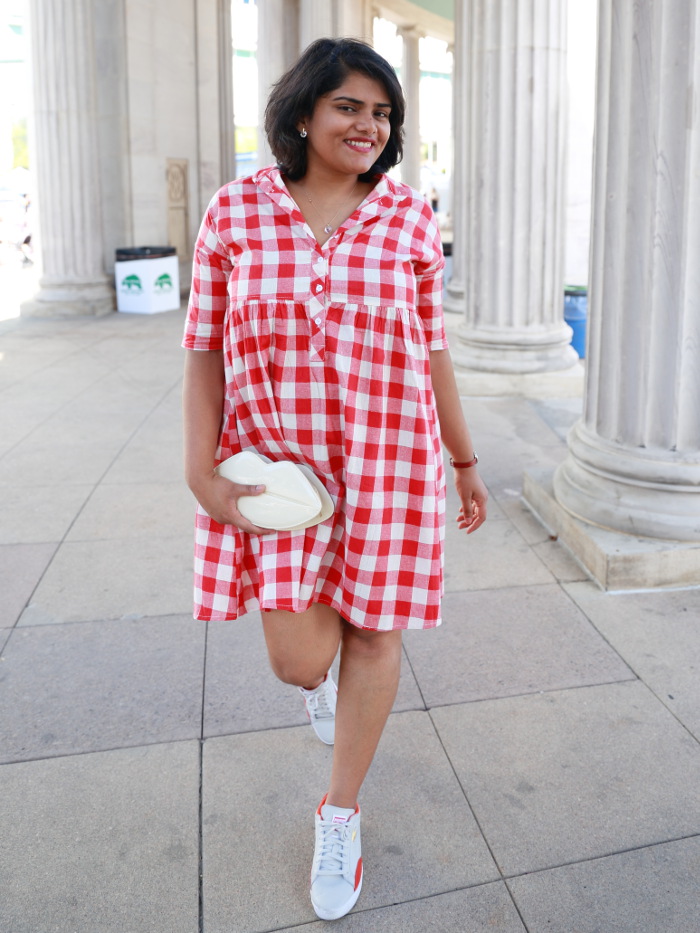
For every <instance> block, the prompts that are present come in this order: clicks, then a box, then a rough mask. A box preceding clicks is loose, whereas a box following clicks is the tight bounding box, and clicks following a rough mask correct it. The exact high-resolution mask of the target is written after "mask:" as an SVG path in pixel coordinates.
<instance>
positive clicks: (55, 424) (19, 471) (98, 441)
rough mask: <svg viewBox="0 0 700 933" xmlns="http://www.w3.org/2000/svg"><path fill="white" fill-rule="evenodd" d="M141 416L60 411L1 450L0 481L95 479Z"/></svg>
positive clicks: (27, 483)
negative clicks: (88, 415) (88, 414)
mask: <svg viewBox="0 0 700 933" xmlns="http://www.w3.org/2000/svg"><path fill="white" fill-rule="evenodd" d="M142 421H143V416H142V415H141V414H140V413H137V414H133V413H131V412H122V413H120V414H118V415H115V416H113V417H110V418H109V419H105V418H104V417H103V416H101V415H99V414H94V415H92V416H91V417H90V418H83V417H82V416H81V415H80V413H79V412H61V413H60V414H58V415H56V417H55V418H54V419H52V420H51V421H50V422H47V423H46V424H42V425H40V426H39V427H38V428H36V429H35V430H34V431H32V433H31V434H30V435H29V436H28V437H26V438H25V439H24V440H23V441H21V442H20V443H19V444H17V446H15V447H13V448H12V450H10V451H9V452H8V453H7V454H5V456H4V457H3V458H2V460H0V483H11V484H13V485H17V486H34V485H41V486H45V485H47V484H48V483H74V484H77V485H80V484H86V483H87V484H94V483H97V482H99V480H100V479H101V477H102V475H103V474H104V473H105V471H106V470H107V468H108V467H109V465H110V464H111V463H112V461H113V460H114V458H115V457H116V455H117V454H118V453H119V451H120V450H121V448H122V447H123V446H124V444H125V443H126V442H127V441H128V439H129V438H130V437H131V435H132V434H133V432H134V431H135V430H136V428H137V427H138V426H139V424H140V423H141V422H142Z"/></svg>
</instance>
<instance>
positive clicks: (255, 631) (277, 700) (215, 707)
mask: <svg viewBox="0 0 700 933" xmlns="http://www.w3.org/2000/svg"><path fill="white" fill-rule="evenodd" d="M199 624H200V625H203V623H201V622H200V623H199ZM208 627H209V634H208V637H207V666H206V678H205V683H206V687H205V694H204V697H205V699H204V735H205V736H214V735H229V734H234V733H238V732H257V731H261V730H263V729H279V728H282V727H285V726H300V725H304V724H307V723H308V718H307V716H306V712H305V709H304V704H303V701H302V699H301V697H300V695H299V693H298V691H297V690H296V689H295V688H294V687H293V686H290V685H289V684H284V683H282V682H281V681H279V680H278V679H277V677H275V675H274V674H273V673H272V671H271V669H270V664H269V661H268V657H267V649H266V647H265V638H264V636H263V631H262V622H261V620H260V613H259V612H252V613H249V614H248V615H247V616H244V617H243V618H241V619H238V620H236V621H235V622H210V623H209V624H208ZM426 634H428V635H429V633H426ZM338 660H339V658H336V660H335V663H334V664H333V666H332V670H333V676H334V678H335V681H336V683H337V682H338ZM407 709H424V704H423V699H422V697H421V694H420V691H419V690H418V687H417V685H416V681H415V678H414V676H413V673H412V672H411V668H410V665H409V664H408V663H407V661H406V659H405V658H404V659H403V664H402V666H401V680H400V682H399V691H398V695H397V697H396V701H395V703H394V710H397V711H398V710H407Z"/></svg>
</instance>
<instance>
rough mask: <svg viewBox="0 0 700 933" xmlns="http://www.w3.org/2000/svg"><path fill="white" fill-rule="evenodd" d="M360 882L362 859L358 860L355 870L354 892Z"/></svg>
mask: <svg viewBox="0 0 700 933" xmlns="http://www.w3.org/2000/svg"><path fill="white" fill-rule="evenodd" d="M361 881H362V857H360V858H359V859H358V862H357V868H356V869H355V890H356V891H357V888H358V885H359V884H360V882H361Z"/></svg>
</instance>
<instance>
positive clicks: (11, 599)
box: [0, 543, 57, 627]
mask: <svg viewBox="0 0 700 933" xmlns="http://www.w3.org/2000/svg"><path fill="white" fill-rule="evenodd" d="M56 548H57V544H56V543H43V544H3V545H0V589H1V590H2V599H0V625H6V626H8V627H9V626H12V625H14V624H15V622H16V621H17V619H18V618H19V616H20V614H21V612H22V610H23V609H24V607H25V606H26V604H27V602H28V600H29V599H30V597H31V595H32V593H33V592H34V589H35V588H36V586H37V584H38V582H39V580H40V579H41V577H42V574H43V573H44V572H45V571H46V568H47V567H48V565H49V563H50V562H51V558H52V557H53V555H54V553H55V551H56Z"/></svg>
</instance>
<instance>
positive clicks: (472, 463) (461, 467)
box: [450, 451, 479, 470]
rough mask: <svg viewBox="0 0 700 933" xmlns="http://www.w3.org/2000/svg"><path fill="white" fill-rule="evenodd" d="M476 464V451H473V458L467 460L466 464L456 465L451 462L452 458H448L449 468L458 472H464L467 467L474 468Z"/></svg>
mask: <svg viewBox="0 0 700 933" xmlns="http://www.w3.org/2000/svg"><path fill="white" fill-rule="evenodd" d="M478 462H479V458H478V457H477V455H476V451H474V456H473V457H472V458H471V460H468V461H467V462H466V463H457V461H456V460H453V459H452V457H450V466H453V467H455V468H456V469H458V470H464V469H466V468H467V467H473V466H476V464H477V463H478Z"/></svg>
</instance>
